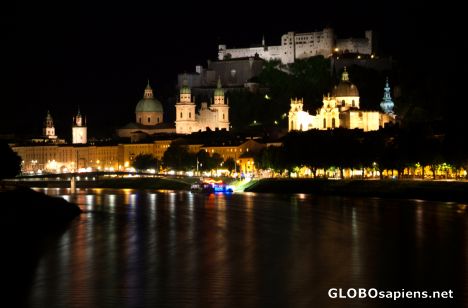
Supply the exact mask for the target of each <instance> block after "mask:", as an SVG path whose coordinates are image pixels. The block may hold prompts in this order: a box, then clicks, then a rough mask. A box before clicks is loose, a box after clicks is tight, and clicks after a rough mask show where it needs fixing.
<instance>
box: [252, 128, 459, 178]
mask: <svg viewBox="0 0 468 308" xmlns="http://www.w3.org/2000/svg"><path fill="white" fill-rule="evenodd" d="M255 162H256V165H257V168H259V169H273V170H276V171H279V172H280V171H283V170H289V171H291V170H293V168H295V167H308V168H310V170H311V172H312V174H313V175H314V176H316V175H317V170H319V169H328V168H332V167H334V168H337V169H339V172H340V175H341V177H343V173H344V170H345V169H357V170H359V169H363V170H364V169H366V168H371V169H375V170H378V171H380V175H381V177H382V176H383V174H384V171H388V172H393V170H396V171H398V176H402V175H403V171H404V170H405V169H406V168H410V169H413V171H414V169H415V168H416V167H419V166H421V167H429V169H430V170H431V171H432V174H433V176H434V177H435V172H434V171H437V170H439V169H440V168H441V167H442V166H448V167H450V168H452V170H460V168H463V169H465V170H466V169H467V168H468V145H467V144H466V143H465V142H464V140H463V137H462V136H461V134H459V133H458V132H446V133H444V134H434V133H433V132H428V131H425V130H424V129H417V128H411V129H408V128H404V129H399V128H390V129H382V130H379V131H374V132H366V133H364V132H363V131H360V130H347V129H335V130H327V131H321V130H311V131H307V132H292V133H290V134H288V135H287V136H286V137H285V138H284V140H283V145H282V146H281V147H269V148H265V149H263V150H262V151H261V152H260V153H258V155H257V157H256V159H255ZM420 170H422V177H424V176H425V174H424V170H425V168H421V169H420Z"/></svg>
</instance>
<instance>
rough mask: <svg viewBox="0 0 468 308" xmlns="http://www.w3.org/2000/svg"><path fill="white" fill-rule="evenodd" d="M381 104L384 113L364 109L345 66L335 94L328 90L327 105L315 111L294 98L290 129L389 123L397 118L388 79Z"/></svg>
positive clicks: (366, 127)
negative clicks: (310, 112)
mask: <svg viewBox="0 0 468 308" xmlns="http://www.w3.org/2000/svg"><path fill="white" fill-rule="evenodd" d="M381 106H382V109H383V110H384V113H382V112H379V111H362V110H360V106H359V91H358V89H357V87H356V86H355V85H354V84H352V83H351V82H350V81H349V76H348V72H347V71H346V68H345V70H344V71H343V74H342V77H341V81H340V83H339V84H338V85H336V86H334V87H333V89H332V93H331V96H330V94H328V95H327V96H325V97H324V98H323V106H322V107H321V108H320V109H318V110H317V113H316V114H315V115H311V114H309V113H308V112H306V111H304V110H303V101H302V99H300V100H298V99H291V109H290V111H289V131H292V130H299V131H307V130H309V129H321V130H325V129H334V128H338V127H341V128H347V129H354V128H358V129H362V130H364V131H366V132H367V131H373V130H378V129H379V128H380V127H384V126H385V125H386V124H387V123H393V122H395V114H394V112H393V101H392V100H391V97H390V87H389V85H388V80H387V83H386V86H385V94H384V101H383V102H382V103H381Z"/></svg>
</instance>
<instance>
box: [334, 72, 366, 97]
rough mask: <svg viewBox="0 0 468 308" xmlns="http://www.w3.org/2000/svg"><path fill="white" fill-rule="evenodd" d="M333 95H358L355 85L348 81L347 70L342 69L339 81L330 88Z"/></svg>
mask: <svg viewBox="0 0 468 308" xmlns="http://www.w3.org/2000/svg"><path fill="white" fill-rule="evenodd" d="M332 96H333V97H346V96H359V91H358V89H357V87H356V86H355V85H354V84H352V83H351V82H350V81H349V77H348V72H347V71H346V68H345V69H344V72H343V75H342V76H341V81H340V83H339V84H338V85H336V86H334V87H333V89H332Z"/></svg>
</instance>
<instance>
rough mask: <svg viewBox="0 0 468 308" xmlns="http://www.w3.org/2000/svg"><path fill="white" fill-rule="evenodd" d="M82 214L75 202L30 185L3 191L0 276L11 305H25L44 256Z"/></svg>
mask: <svg viewBox="0 0 468 308" xmlns="http://www.w3.org/2000/svg"><path fill="white" fill-rule="evenodd" d="M80 213H81V210H80V208H79V207H78V206H77V205H75V204H71V203H69V202H67V201H65V200H64V199H62V198H56V197H50V196H47V195H44V194H42V193H38V192H36V191H34V190H31V189H28V188H17V189H9V190H3V191H1V192H0V247H1V251H2V253H1V254H0V272H1V273H2V274H1V278H0V279H2V282H3V283H2V285H3V286H6V287H4V289H3V291H5V294H6V297H5V300H4V301H6V302H11V303H14V304H13V305H11V307H22V306H24V305H25V301H26V300H27V299H26V298H25V297H24V294H27V293H28V292H27V289H29V288H30V287H31V286H32V283H33V279H34V275H35V272H36V269H37V266H38V264H39V261H40V257H41V255H42V254H43V253H44V252H45V251H46V250H47V247H49V246H53V245H56V243H57V242H58V240H59V239H60V236H61V235H62V234H63V233H64V232H65V231H66V229H67V226H68V224H69V223H70V221H72V220H73V219H74V218H76V217H77V216H79V214H80Z"/></svg>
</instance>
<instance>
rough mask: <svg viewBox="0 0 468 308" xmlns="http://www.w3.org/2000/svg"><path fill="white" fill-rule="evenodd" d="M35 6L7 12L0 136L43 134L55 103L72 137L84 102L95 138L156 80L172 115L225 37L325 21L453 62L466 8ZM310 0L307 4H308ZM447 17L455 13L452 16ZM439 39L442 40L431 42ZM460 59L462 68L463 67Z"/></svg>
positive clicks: (241, 43) (125, 117)
mask: <svg viewBox="0 0 468 308" xmlns="http://www.w3.org/2000/svg"><path fill="white" fill-rule="evenodd" d="M272 3H273V2H256V3H253V1H249V2H242V1H241V2H235V4H234V2H221V1H219V2H215V3H208V2H203V3H202V2H196V1H191V2H189V3H182V2H175V1H172V2H171V3H169V4H168V3H164V6H163V5H161V3H160V2H159V1H153V2H152V3H143V2H133V1H132V2H128V3H126V4H118V3H114V2H109V3H106V4H102V3H101V4H83V3H79V2H78V1H61V2H60V3H54V4H46V3H43V2H42V1H41V2H40V3H33V4H31V3H28V4H26V3H25V4H23V5H19V4H18V5H16V6H11V7H4V8H2V9H1V10H0V26H1V27H0V35H1V51H0V57H1V68H0V78H1V85H0V102H1V108H2V110H1V113H0V133H8V132H9V133H12V132H16V133H27V134H35V135H40V134H41V129H42V121H43V119H44V117H45V115H46V112H47V110H48V109H49V110H50V111H51V113H52V116H53V117H54V121H55V123H56V130H57V134H58V135H59V136H60V137H67V136H69V135H70V130H71V128H70V125H71V119H72V116H73V115H74V114H75V113H76V110H77V108H78V105H79V106H80V108H81V110H82V113H83V114H86V115H87V118H88V124H89V134H90V135H91V136H93V135H100V134H101V135H102V134H106V133H108V132H111V131H112V130H113V129H114V128H115V127H117V126H120V125H123V124H125V123H127V122H129V121H132V120H133V119H134V108H135V105H136V103H137V102H138V100H139V99H140V98H141V96H142V95H143V89H144V87H145V84H146V80H147V79H148V78H149V79H150V81H151V84H152V86H153V89H154V91H155V96H156V97H157V98H158V99H160V100H161V101H162V102H163V104H164V107H165V109H169V111H170V112H169V113H170V114H172V113H173V110H172V109H173V108H174V107H173V106H172V105H169V104H168V103H167V98H168V97H170V96H171V95H174V94H175V93H176V92H175V85H176V78H177V73H181V72H184V71H186V72H192V71H193V70H194V67H195V65H196V64H202V65H204V66H206V60H207V59H215V58H216V55H217V45H218V43H225V44H227V45H228V47H247V46H249V45H250V44H252V43H259V42H260V40H261V37H262V35H263V34H264V35H265V37H266V40H267V44H270V45H271V44H275V45H276V44H279V40H280V36H281V34H283V33H285V32H287V31H314V30H321V29H323V27H325V26H331V27H333V28H334V29H335V31H336V32H337V34H338V36H339V37H348V36H363V31H364V30H366V29H373V30H375V31H376V32H377V34H378V36H379V41H380V49H381V53H382V54H391V55H393V56H394V57H396V58H399V59H402V60H403V62H404V61H407V62H408V63H412V62H418V63H419V65H421V66H422V67H423V66H430V64H429V63H430V61H428V60H429V59H433V56H434V55H437V56H439V57H444V59H446V60H447V63H448V64H450V65H452V64H453V66H454V67H458V68H459V69H462V68H464V67H466V65H465V64H464V63H463V62H460V61H454V60H455V59H458V54H459V53H460V52H461V50H463V48H465V47H463V44H462V43H460V40H459V39H458V37H457V35H458V34H459V32H461V30H460V28H456V27H459V24H460V23H461V19H460V18H458V17H459V15H460V14H461V13H459V12H461V11H460V10H457V9H456V8H451V7H448V6H447V7H440V6H430V7H429V6H427V4H425V5H423V4H422V3H421V4H419V3H413V4H411V5H410V4H406V3H400V2H392V1H386V4H385V2H381V1H372V2H371V1H359V2H357V1H333V2H332V3H329V4H323V3H321V2H317V3H314V2H312V1H307V2H297V1H296V2H287V3H289V4H291V5H292V7H291V9H290V10H287V9H285V8H284V7H280V6H277V5H276V4H272ZM304 5H307V6H306V7H304ZM444 18H449V20H448V21H447V20H445V21H444ZM435 41H437V42H439V43H436V44H434V42H435ZM457 63H458V64H457Z"/></svg>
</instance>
